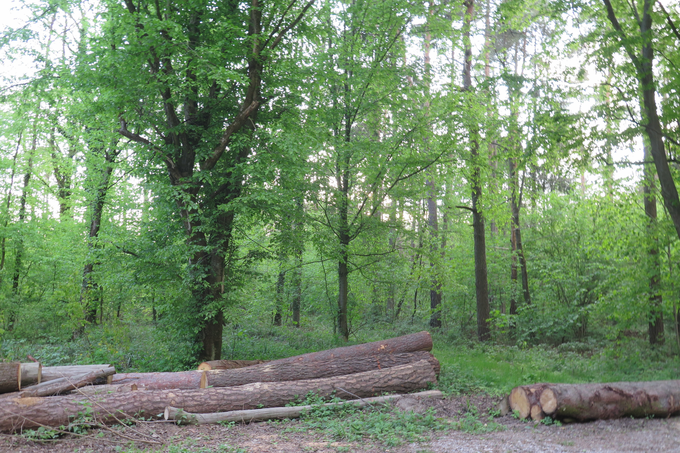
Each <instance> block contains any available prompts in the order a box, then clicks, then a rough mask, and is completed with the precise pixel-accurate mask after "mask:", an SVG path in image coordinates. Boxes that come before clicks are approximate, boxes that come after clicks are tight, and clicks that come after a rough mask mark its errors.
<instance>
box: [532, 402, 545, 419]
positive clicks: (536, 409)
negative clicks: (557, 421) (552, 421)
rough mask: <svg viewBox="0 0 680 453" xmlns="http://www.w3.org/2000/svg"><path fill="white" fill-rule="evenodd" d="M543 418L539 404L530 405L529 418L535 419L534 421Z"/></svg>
mask: <svg viewBox="0 0 680 453" xmlns="http://www.w3.org/2000/svg"><path fill="white" fill-rule="evenodd" d="M544 418H545V414H544V413H543V410H542V409H541V406H539V405H538V404H534V405H533V406H531V419H532V420H536V421H541V420H543V419H544Z"/></svg>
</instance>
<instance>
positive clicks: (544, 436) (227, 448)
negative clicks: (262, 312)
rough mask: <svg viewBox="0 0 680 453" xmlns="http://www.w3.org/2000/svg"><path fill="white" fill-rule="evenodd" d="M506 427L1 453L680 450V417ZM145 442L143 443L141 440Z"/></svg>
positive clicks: (22, 444)
mask: <svg viewBox="0 0 680 453" xmlns="http://www.w3.org/2000/svg"><path fill="white" fill-rule="evenodd" d="M469 404H474V405H475V406H476V407H477V408H478V409H479V413H481V414H486V413H487V411H488V410H489V409H490V408H496V407H497V405H498V399H497V398H491V397H488V396H467V397H466V396H461V397H450V398H446V399H443V400H429V401H427V402H424V401H418V400H416V399H411V400H406V401H402V402H400V403H399V405H400V406H401V408H402V409H404V410H414V411H416V412H418V411H423V410H425V409H427V407H429V406H432V407H434V408H435V409H436V414H437V416H438V417H442V418H445V419H452V420H457V419H459V418H460V417H461V416H462V415H463V414H464V413H465V411H466V408H467V407H469ZM494 421H495V422H496V423H499V424H500V425H502V429H499V430H497V431H494V432H490V433H485V434H470V433H466V432H462V431H445V432H436V433H433V434H432V435H431V436H429V439H428V440H426V441H424V442H419V443H411V444H405V445H402V446H399V447H393V448H387V447H385V446H384V445H382V444H380V442H376V441H372V440H366V441H362V442H352V443H347V442H336V441H334V440H333V439H328V438H325V437H324V436H323V435H322V434H319V433H318V432H314V431H297V430H291V429H290V428H295V427H298V428H299V427H300V426H301V425H300V422H299V421H286V422H283V423H280V422H279V423H252V424H249V425H235V426H221V425H201V426H177V425H174V424H171V423H167V422H143V423H138V424H137V425H135V426H130V427H112V428H110V429H96V430H91V431H89V432H87V433H85V435H84V436H82V437H78V436H74V435H68V436H66V437H62V438H60V439H57V440H52V441H40V442H38V441H33V440H29V439H26V438H23V437H21V436H18V435H13V436H10V435H0V452H3V453H4V452H12V453H34V452H57V453H61V452H79V453H86V452H92V453H108V452H141V451H150V452H168V453H183V452H187V453H188V452H192V453H208V452H222V453H242V452H248V453H288V452H290V453H298V452H300V453H303V452H304V453H307V452H320V453H321V452H324V453H326V452H328V453H336V452H360V453H378V452H388V451H389V452H394V453H430V452H432V453H435V452H436V453H444V452H446V453H453V452H493V453H496V452H498V453H505V452H522V453H534V452H559V453H562V452H566V453H572V452H602V453H604V452H607V453H609V452H650V453H651V452H680V418H669V419H630V418H628V419H619V420H607V421H603V420H601V421H595V422H590V423H571V424H563V425H562V426H556V425H551V426H546V425H543V424H535V423H527V422H522V421H519V420H516V419H515V418H513V417H512V416H510V415H507V416H505V417H499V418H496V419H495V420H494ZM140 439H143V440H145V441H146V442H144V441H140Z"/></svg>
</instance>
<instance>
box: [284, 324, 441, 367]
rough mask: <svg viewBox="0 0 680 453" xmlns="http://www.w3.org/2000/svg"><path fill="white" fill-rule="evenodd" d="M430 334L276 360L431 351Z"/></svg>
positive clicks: (318, 360) (307, 359) (425, 333)
mask: <svg viewBox="0 0 680 453" xmlns="http://www.w3.org/2000/svg"><path fill="white" fill-rule="evenodd" d="M431 350H432V336H430V333H429V332H425V331H423V332H418V333H412V334H410V335H403V336H401V337H396V338H390V339H387V340H382V341H374V342H372V343H363V344H357V345H353V346H344V347H341V348H335V349H327V350H325V351H319V352H310V353H308V354H302V355H297V356H293V357H288V358H286V359H280V360H277V362H279V363H283V362H284V361H285V362H290V363H304V362H325V361H326V360H328V359H331V358H350V357H353V358H356V357H361V356H366V355H374V354H397V353H400V352H415V351H431Z"/></svg>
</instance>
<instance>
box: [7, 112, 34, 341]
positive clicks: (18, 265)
mask: <svg viewBox="0 0 680 453" xmlns="http://www.w3.org/2000/svg"><path fill="white" fill-rule="evenodd" d="M37 129H38V126H37V125H35V126H34V128H33V140H32V141H31V148H30V150H29V154H28V162H27V165H26V173H24V185H23V187H22V189H21V197H20V198H19V223H18V224H19V225H20V227H21V226H22V225H23V223H24V221H25V220H26V201H27V198H28V185H29V183H30V182H31V176H32V174H33V156H34V155H35V151H36V148H37V144H38V131H37ZM23 259H24V238H23V235H19V237H18V238H17V246H16V255H15V256H14V272H13V274H12V295H13V296H14V307H12V309H11V310H10V312H9V314H8V316H7V318H8V330H10V331H11V330H13V329H14V327H15V324H16V320H17V314H18V310H19V307H18V305H19V280H20V278H21V269H22V265H23Z"/></svg>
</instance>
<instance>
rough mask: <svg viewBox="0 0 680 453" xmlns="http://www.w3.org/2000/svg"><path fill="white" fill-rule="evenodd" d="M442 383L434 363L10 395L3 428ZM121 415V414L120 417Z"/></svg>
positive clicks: (2, 412) (0, 409) (0, 416)
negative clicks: (180, 385)
mask: <svg viewBox="0 0 680 453" xmlns="http://www.w3.org/2000/svg"><path fill="white" fill-rule="evenodd" d="M435 382H436V377H435V374H434V370H433V369H432V367H431V365H430V364H429V362H427V361H425V360H422V361H420V362H417V363H414V364H410V365H402V366H398V367H394V368H387V369H385V370H378V371H369V372H365V373H357V374H353V375H348V376H338V377H333V378H328V379H312V380H303V381H290V382H272V383H261V382H258V383H255V384H248V385H244V386H240V387H223V388H210V389H200V390H158V391H133V392H126V393H112V394H110V395H102V396H101V398H98V399H97V400H96V404H94V402H93V401H92V400H91V399H89V398H87V397H82V396H75V397H74V396H71V395H64V396H53V397H49V398H7V401H3V403H4V404H2V405H0V431H1V432H14V431H18V430H21V429H28V428H35V427H38V426H41V425H42V426H61V425H68V423H69V421H70V420H72V419H73V418H75V417H78V416H79V414H82V413H83V407H91V412H89V414H88V416H89V417H92V418H95V419H96V420H97V421H98V422H102V423H115V422H117V421H122V420H125V419H132V418H134V417H144V418H146V419H156V418H157V417H158V415H159V414H163V412H164V410H165V408H166V407H167V406H173V407H178V408H181V409H182V410H185V411H187V412H192V413H211V412H220V411H230V410H244V409H255V408H258V407H262V406H265V407H277V406H285V405H286V404H288V403H290V402H292V401H295V400H297V399H298V398H299V397H300V396H302V395H306V394H308V393H309V392H314V393H315V394H316V395H318V396H320V397H323V398H327V397H330V396H333V395H335V396H338V397H340V398H357V397H359V398H364V397H372V396H376V395H381V394H383V393H388V392H398V393H406V392H412V391H415V390H420V389H423V388H425V387H427V385H429V384H431V383H435ZM114 414H115V415H114Z"/></svg>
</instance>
